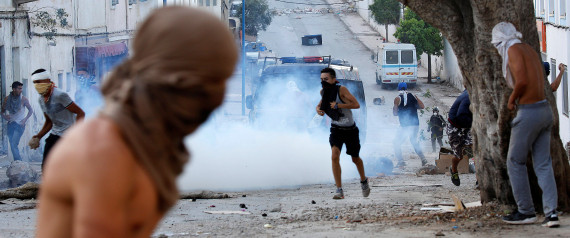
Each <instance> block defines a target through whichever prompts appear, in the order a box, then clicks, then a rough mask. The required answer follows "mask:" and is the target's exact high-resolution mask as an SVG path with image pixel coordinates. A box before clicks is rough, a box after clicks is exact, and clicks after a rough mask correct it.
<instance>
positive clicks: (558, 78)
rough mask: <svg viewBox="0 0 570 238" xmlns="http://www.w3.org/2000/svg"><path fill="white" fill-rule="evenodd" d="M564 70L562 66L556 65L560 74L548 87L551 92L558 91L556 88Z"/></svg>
mask: <svg viewBox="0 0 570 238" xmlns="http://www.w3.org/2000/svg"><path fill="white" fill-rule="evenodd" d="M565 69H566V67H564V64H562V63H561V64H560V65H558V70H559V72H560V73H558V76H556V79H555V80H554V82H552V84H550V87H551V88H552V92H555V91H556V90H558V87H559V86H560V81H562V74H563V73H564V70H565Z"/></svg>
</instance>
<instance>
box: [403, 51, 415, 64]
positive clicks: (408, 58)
mask: <svg viewBox="0 0 570 238" xmlns="http://www.w3.org/2000/svg"><path fill="white" fill-rule="evenodd" d="M413 63H414V51H412V50H402V64H413Z"/></svg>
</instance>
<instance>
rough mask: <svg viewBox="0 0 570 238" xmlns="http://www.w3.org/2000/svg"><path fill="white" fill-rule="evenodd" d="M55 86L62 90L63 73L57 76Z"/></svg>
mask: <svg viewBox="0 0 570 238" xmlns="http://www.w3.org/2000/svg"><path fill="white" fill-rule="evenodd" d="M57 86H58V87H59V88H61V90H63V73H58V74H57Z"/></svg>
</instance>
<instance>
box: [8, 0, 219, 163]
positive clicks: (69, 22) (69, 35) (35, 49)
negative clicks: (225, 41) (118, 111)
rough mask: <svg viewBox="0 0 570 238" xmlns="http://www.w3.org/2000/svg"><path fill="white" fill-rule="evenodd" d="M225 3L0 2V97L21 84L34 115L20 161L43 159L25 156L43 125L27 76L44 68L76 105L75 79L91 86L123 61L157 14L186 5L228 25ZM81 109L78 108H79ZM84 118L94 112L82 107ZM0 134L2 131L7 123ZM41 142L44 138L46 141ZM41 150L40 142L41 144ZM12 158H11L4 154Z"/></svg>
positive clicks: (186, 0) (22, 142)
mask: <svg viewBox="0 0 570 238" xmlns="http://www.w3.org/2000/svg"><path fill="white" fill-rule="evenodd" d="M227 2H228V1H227V0H65V1H63V0H0V32H1V34H0V78H1V81H2V84H1V89H2V90H0V97H1V98H4V97H5V96H6V95H8V93H10V91H11V88H10V86H11V84H12V83H13V82H14V81H20V82H22V83H23V84H24V96H26V97H27V98H28V99H30V102H31V105H32V107H33V108H34V111H35V115H34V116H33V117H32V118H31V119H30V120H29V121H28V124H27V126H26V130H25V132H24V135H23V136H22V139H21V140H20V151H21V155H22V158H24V160H26V159H30V158H32V160H38V159H39V158H41V150H35V151H34V150H29V149H28V147H27V142H28V141H29V139H30V138H31V136H33V135H34V134H36V133H37V132H38V131H39V130H40V129H41V127H42V125H43V123H44V116H43V113H42V112H41V109H40V108H39V104H38V103H37V101H38V97H39V95H38V94H37V93H36V92H35V89H34V87H33V85H32V83H31V82H30V80H29V78H30V74H31V73H32V72H33V71H34V70H36V69H39V68H44V69H46V70H48V71H49V72H50V73H51V74H52V81H53V82H54V83H55V84H56V86H57V87H58V88H59V89H61V90H63V91H65V92H68V94H69V95H70V96H71V98H72V99H74V100H75V99H76V92H77V90H78V89H79V88H80V87H81V84H80V81H79V80H77V79H76V77H75V75H76V72H77V71H78V70H86V71H88V72H89V73H90V74H91V75H92V76H94V77H95V79H94V81H95V83H96V84H95V86H99V85H100V84H101V80H102V79H103V78H104V77H105V76H106V74H107V73H108V72H109V71H110V70H111V69H112V67H113V66H115V65H117V64H118V63H120V62H121V61H122V60H124V59H125V58H126V57H127V56H128V53H129V50H128V49H129V46H130V44H131V41H132V38H133V36H134V32H135V29H136V27H137V25H138V24H139V23H140V22H142V21H143V20H144V19H145V18H146V16H148V14H149V13H150V12H151V11H152V10H153V9H155V8H158V7H162V6H166V5H185V6H195V7H200V8H204V9H206V10H207V11H210V12H212V13H213V14H215V15H217V16H218V17H220V19H222V20H224V21H225V22H228V21H227V19H228V17H229V6H228V4H227ZM80 106H82V105H81V104H80ZM82 107H83V109H84V110H85V111H86V112H87V113H88V116H89V112H93V113H95V111H96V108H95V107H92V108H91V107H89V106H82ZM3 123H4V124H3V125H4V126H2V127H0V128H5V123H6V122H5V121H3ZM44 138H45V137H44ZM42 144H43V140H42ZM8 147H9V146H8V140H7V137H6V133H5V131H3V130H2V133H1V136H0V155H1V154H2V153H3V152H4V153H7V152H8ZM8 154H9V156H10V157H11V153H8Z"/></svg>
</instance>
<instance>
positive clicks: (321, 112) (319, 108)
mask: <svg viewBox="0 0 570 238" xmlns="http://www.w3.org/2000/svg"><path fill="white" fill-rule="evenodd" d="M321 103H323V100H322V99H321V100H320V101H319V104H318V105H317V108H316V109H317V114H319V115H321V116H324V115H325V111H323V110H321Z"/></svg>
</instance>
